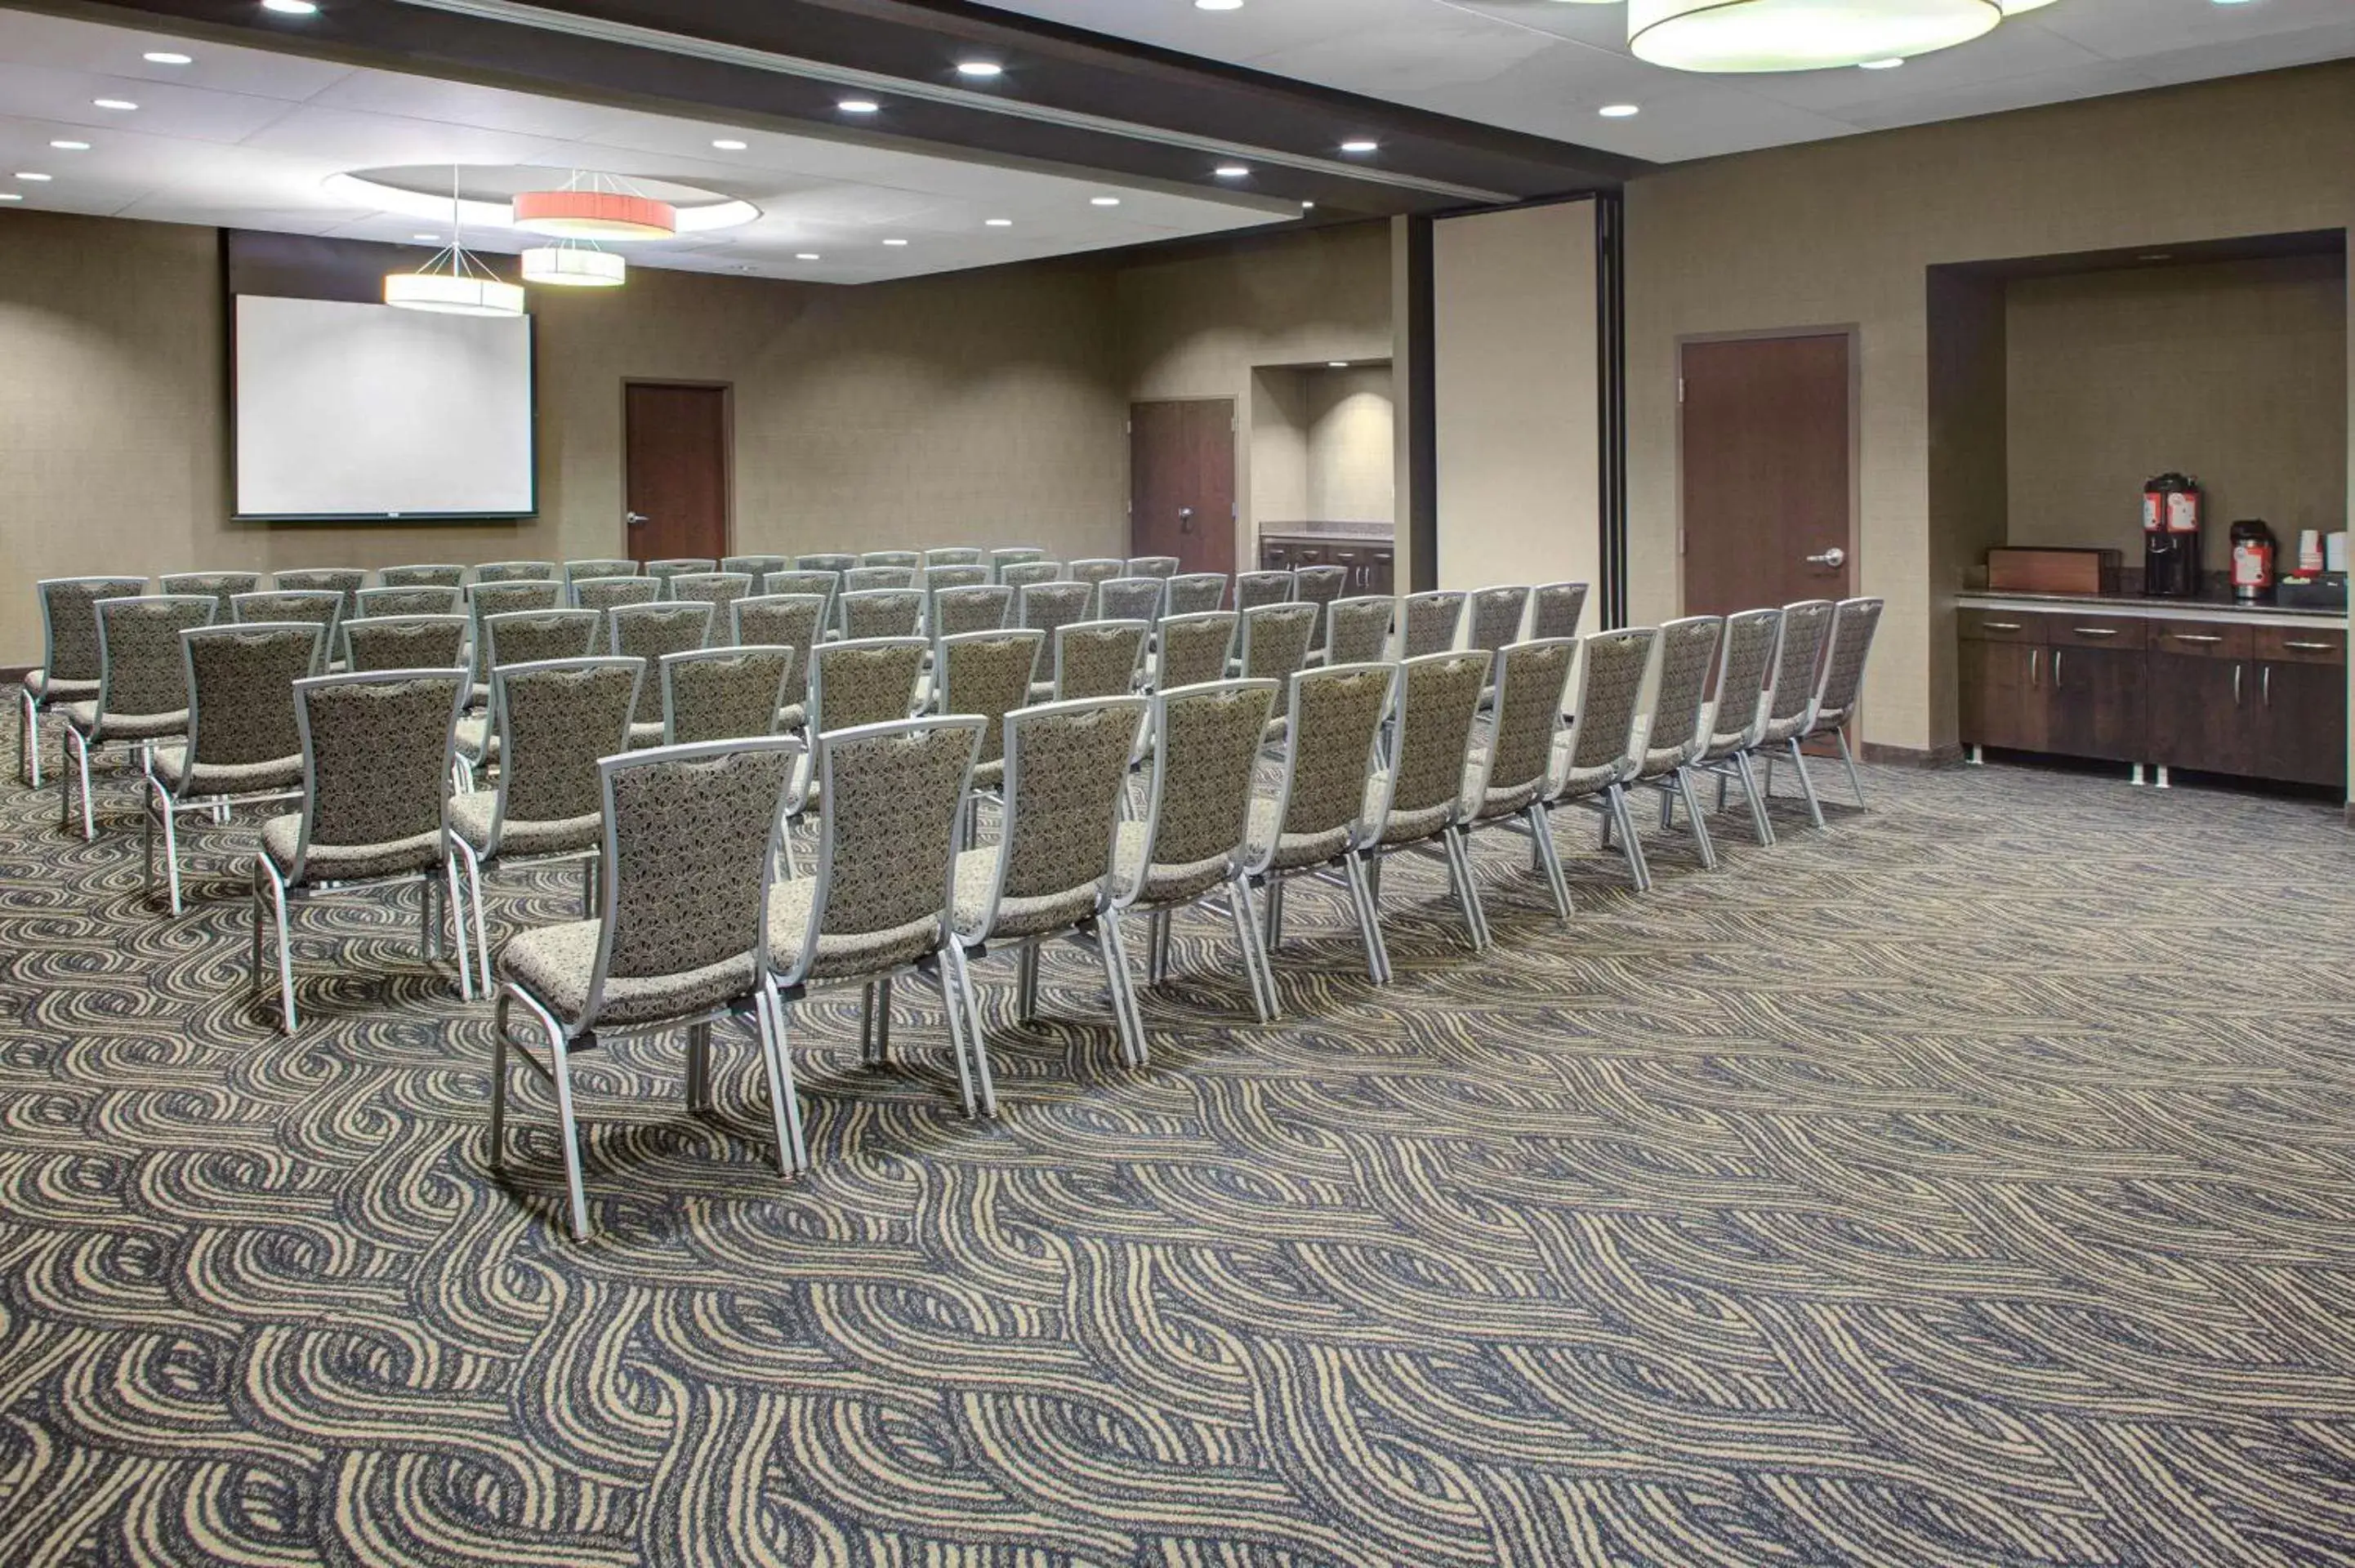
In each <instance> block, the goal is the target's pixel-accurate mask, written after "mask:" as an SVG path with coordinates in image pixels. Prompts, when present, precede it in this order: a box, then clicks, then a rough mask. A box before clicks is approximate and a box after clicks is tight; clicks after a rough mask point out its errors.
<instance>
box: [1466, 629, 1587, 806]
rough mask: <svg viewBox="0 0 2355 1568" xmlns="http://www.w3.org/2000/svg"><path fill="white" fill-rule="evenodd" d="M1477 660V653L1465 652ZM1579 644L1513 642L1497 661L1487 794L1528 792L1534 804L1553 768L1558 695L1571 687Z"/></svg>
mask: <svg viewBox="0 0 2355 1568" xmlns="http://www.w3.org/2000/svg"><path fill="white" fill-rule="evenodd" d="M1466 652H1472V653H1473V654H1474V656H1475V657H1477V656H1478V654H1477V651H1476V650H1466ZM1577 658H1578V642H1577V641H1576V640H1575V639H1573V638H1569V637H1549V638H1546V639H1544V640H1543V641H1530V642H1512V643H1508V644H1507V645H1506V646H1505V647H1503V648H1501V649H1499V650H1498V651H1497V654H1496V656H1495V660H1496V665H1495V667H1496V672H1497V722H1496V727H1495V728H1494V729H1493V730H1492V731H1491V732H1490V733H1489V736H1488V766H1487V773H1486V775H1485V779H1486V783H1487V790H1488V792H1489V793H1490V794H1491V795H1493V794H1495V793H1496V792H1497V790H1500V789H1502V790H1510V791H1520V790H1524V789H1525V790H1527V791H1528V792H1529V795H1530V796H1531V797H1532V798H1534V797H1535V796H1536V795H1537V793H1538V792H1539V791H1540V790H1541V789H1544V787H1545V781H1546V775H1547V774H1548V773H1549V772H1550V770H1551V768H1552V767H1553V737H1554V736H1555V734H1556V733H1557V732H1559V731H1560V729H1561V706H1562V704H1561V699H1562V694H1563V693H1564V692H1566V691H1567V690H1568V689H1569V686H1570V671H1571V666H1572V663H1573V662H1575V661H1576V660H1577Z"/></svg>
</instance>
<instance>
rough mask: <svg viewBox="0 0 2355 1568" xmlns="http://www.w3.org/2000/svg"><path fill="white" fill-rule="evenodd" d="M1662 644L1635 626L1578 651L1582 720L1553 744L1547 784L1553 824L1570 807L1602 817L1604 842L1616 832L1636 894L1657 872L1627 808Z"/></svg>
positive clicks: (1651, 630)
mask: <svg viewBox="0 0 2355 1568" xmlns="http://www.w3.org/2000/svg"><path fill="white" fill-rule="evenodd" d="M1659 640H1660V633H1659V630H1658V629H1657V627H1650V626H1637V627H1622V628H1620V629H1619V630H1616V631H1598V632H1595V633H1593V635H1591V636H1589V637H1588V638H1587V639H1586V640H1585V641H1583V642H1582V643H1580V644H1579V660H1578V694H1577V696H1576V697H1575V698H1573V699H1572V703H1571V708H1572V712H1573V713H1575V714H1576V715H1577V717H1575V718H1574V719H1572V720H1571V721H1570V724H1569V727H1568V729H1567V730H1565V731H1564V732H1563V733H1561V735H1559V736H1556V737H1555V739H1554V743H1553V760H1552V764H1551V768H1550V772H1549V773H1548V775H1547V779H1546V791H1545V808H1546V812H1547V814H1548V817H1549V820H1550V817H1551V815H1552V813H1553V812H1556V811H1559V810H1565V809H1567V808H1569V807H1572V806H1575V807H1578V808H1580V809H1582V810H1590V811H1593V812H1594V813H1595V814H1596V815H1597V816H1599V817H1600V818H1602V820H1603V826H1604V840H1605V842H1608V841H1609V839H1610V838H1611V837H1612V836H1613V835H1614V832H1615V834H1616V836H1617V838H1618V840H1619V844H1620V852H1621V853H1623V854H1624V855H1625V857H1626V861H1627V880H1628V882H1629V883H1630V884H1631V885H1633V886H1634V887H1635V889H1636V892H1638V893H1643V892H1646V891H1648V890H1649V889H1650V887H1651V885H1652V872H1651V867H1650V866H1649V865H1648V864H1647V863H1646V862H1645V859H1644V846H1643V842H1642V841H1641V839H1640V838H1639V836H1638V835H1637V834H1636V821H1635V815H1634V813H1633V812H1631V811H1630V810H1628V809H1627V781H1628V780H1629V779H1632V778H1634V777H1635V774H1636V766H1637V764H1638V763H1640V762H1641V761H1642V759H1643V758H1642V754H1641V753H1640V752H1639V751H1638V749H1637V747H1639V746H1640V745H1641V743H1642V738H1643V731H1642V727H1641V726H1642V724H1643V718H1644V710H1643V695H1644V680H1645V677H1646V675H1647V674H1648V673H1650V671H1651V668H1652V652H1653V650H1654V649H1655V648H1656V647H1657V644H1658V642H1659ZM1475 656H1476V657H1480V658H1483V659H1485V657H1486V656H1485V655H1475Z"/></svg>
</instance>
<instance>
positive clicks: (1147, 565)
mask: <svg viewBox="0 0 2355 1568" xmlns="http://www.w3.org/2000/svg"><path fill="white" fill-rule="evenodd" d="M1177 566H1178V561H1177V556H1130V557H1129V558H1128V563H1127V566H1126V567H1125V575H1127V576H1129V577H1159V578H1161V579H1162V580H1163V581H1165V582H1167V580H1168V579H1169V578H1171V577H1176V576H1177Z"/></svg>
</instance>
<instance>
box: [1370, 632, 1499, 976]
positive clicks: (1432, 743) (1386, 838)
mask: <svg viewBox="0 0 2355 1568" xmlns="http://www.w3.org/2000/svg"><path fill="white" fill-rule="evenodd" d="M1398 672H1399V674H1398V688H1397V694H1396V697H1395V704H1396V705H1395V708H1394V710H1393V711H1394V714H1395V720H1396V722H1395V723H1394V724H1393V725H1392V726H1391V735H1390V754H1389V756H1388V757H1387V758H1385V759H1384V760H1383V765H1382V766H1381V767H1380V768H1376V769H1375V771H1374V772H1373V774H1372V775H1371V777H1369V778H1368V779H1367V780H1366V799H1365V803H1364V805H1363V806H1362V807H1361V808H1360V809H1359V821H1360V822H1361V824H1362V826H1361V828H1360V829H1359V834H1358V837H1357V840H1356V842H1355V843H1354V844H1353V845H1352V847H1353V848H1354V849H1355V850H1356V851H1357V852H1358V853H1359V856H1360V857H1362V858H1363V859H1364V861H1365V862H1366V903H1367V906H1368V907H1369V910H1370V911H1371V913H1372V915H1373V922H1374V927H1373V928H1374V936H1375V943H1374V951H1375V954H1376V958H1377V968H1376V971H1375V975H1374V979H1375V981H1376V983H1378V984H1384V985H1386V984H1388V983H1389V982H1390V975H1391V969H1390V948H1389V946H1388V944H1387V943H1385V942H1384V941H1383V940H1382V939H1381V891H1382V882H1381V863H1382V861H1383V859H1384V858H1385V857H1387V856H1389V855H1391V854H1394V853H1398V852H1400V851H1401V850H1407V849H1412V848H1414V847H1416V846H1419V845H1422V844H1426V843H1430V842H1434V841H1436V842H1438V844H1439V846H1440V850H1441V853H1443V854H1444V856H1445V858H1446V862H1447V877H1448V882H1449V885H1451V886H1452V887H1453V888H1454V889H1455V899H1456V905H1457V907H1458V908H1460V909H1461V910H1462V911H1463V914H1464V929H1465V935H1466V936H1467V937H1468V938H1470V939H1471V942H1472V946H1473V948H1474V949H1475V950H1477V949H1478V948H1479V945H1480V939H1481V938H1480V927H1479V925H1478V922H1477V920H1476V916H1474V915H1473V913H1472V897H1473V895H1472V891H1471V887H1472V867H1471V863H1470V862H1469V861H1468V860H1467V859H1466V858H1465V854H1464V853H1463V851H1464V845H1463V843H1462V841H1461V840H1459V839H1458V838H1457V836H1456V834H1455V831H1454V830H1455V823H1456V819H1457V816H1458V814H1459V813H1460V812H1461V811H1462V810H1463V800H1464V759H1465V758H1466V757H1468V756H1469V755H1471V752H1472V726H1474V724H1475V723H1476V722H1477V720H1478V718H1479V715H1480V693H1481V690H1482V689H1483V688H1484V687H1485V686H1486V685H1487V682H1488V659H1487V655H1486V654H1483V653H1469V652H1465V653H1458V652H1437V653H1425V654H1423V655H1421V656H1420V657H1418V658H1413V659H1408V660H1404V661H1402V662H1401V663H1400V664H1399V666H1398Z"/></svg>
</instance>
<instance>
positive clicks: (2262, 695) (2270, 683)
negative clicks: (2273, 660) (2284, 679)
mask: <svg viewBox="0 0 2355 1568" xmlns="http://www.w3.org/2000/svg"><path fill="white" fill-rule="evenodd" d="M2257 700H2258V701H2259V702H2262V703H2263V704H2264V705H2265V706H2267V707H2271V706H2273V705H2274V667H2273V666H2272V665H2271V664H2260V665H2258V666H2257Z"/></svg>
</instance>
